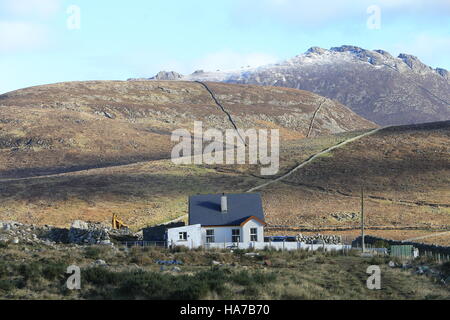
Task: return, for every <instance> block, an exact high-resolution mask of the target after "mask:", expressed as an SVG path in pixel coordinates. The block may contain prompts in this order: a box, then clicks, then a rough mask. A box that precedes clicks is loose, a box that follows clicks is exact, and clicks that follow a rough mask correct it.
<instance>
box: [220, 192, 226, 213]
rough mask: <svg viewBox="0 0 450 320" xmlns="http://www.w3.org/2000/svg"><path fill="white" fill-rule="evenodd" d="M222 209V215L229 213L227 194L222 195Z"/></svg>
mask: <svg viewBox="0 0 450 320" xmlns="http://www.w3.org/2000/svg"><path fill="white" fill-rule="evenodd" d="M220 208H221V210H222V213H226V212H227V211H228V199H227V196H226V195H225V193H222V198H221V200H220Z"/></svg>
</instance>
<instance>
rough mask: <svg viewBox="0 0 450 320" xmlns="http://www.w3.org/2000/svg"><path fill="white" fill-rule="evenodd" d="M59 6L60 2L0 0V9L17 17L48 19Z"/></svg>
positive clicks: (46, 0)
mask: <svg viewBox="0 0 450 320" xmlns="http://www.w3.org/2000/svg"><path fill="white" fill-rule="evenodd" d="M60 6H61V0H0V9H1V10H2V11H3V12H7V13H9V14H10V15H13V16H17V17H20V18H22V17H31V16H32V17H39V18H48V17H50V16H52V15H54V14H55V13H56V12H57V11H58V10H59V9H60Z"/></svg>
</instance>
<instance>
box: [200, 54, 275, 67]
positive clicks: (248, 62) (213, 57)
mask: <svg viewBox="0 0 450 320" xmlns="http://www.w3.org/2000/svg"><path fill="white" fill-rule="evenodd" d="M278 60H279V59H278V58H277V57H275V56H273V55H270V54H266V53H259V52H251V53H239V52H235V51H232V50H224V51H219V52H214V53H210V54H208V55H206V56H205V57H203V58H201V59H199V60H198V61H195V62H194V65H195V66H196V67H195V68H197V69H203V70H205V71H216V70H221V71H226V70H237V69H240V68H241V67H248V66H250V67H259V66H262V65H266V64H270V63H275V62H277V61H278Z"/></svg>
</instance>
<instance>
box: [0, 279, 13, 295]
mask: <svg viewBox="0 0 450 320" xmlns="http://www.w3.org/2000/svg"><path fill="white" fill-rule="evenodd" d="M15 287H16V283H15V282H14V281H13V280H11V279H2V280H0V291H4V292H10V291H11V290H13V289H14V288H15Z"/></svg>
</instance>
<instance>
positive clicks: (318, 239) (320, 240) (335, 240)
mask: <svg viewBox="0 0 450 320" xmlns="http://www.w3.org/2000/svg"><path fill="white" fill-rule="evenodd" d="M297 241H299V242H304V243H306V244H342V237H341V236H338V235H324V234H317V235H314V236H306V235H302V234H299V235H297Z"/></svg>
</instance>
